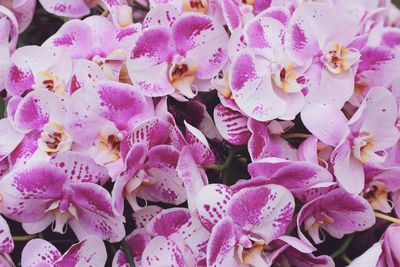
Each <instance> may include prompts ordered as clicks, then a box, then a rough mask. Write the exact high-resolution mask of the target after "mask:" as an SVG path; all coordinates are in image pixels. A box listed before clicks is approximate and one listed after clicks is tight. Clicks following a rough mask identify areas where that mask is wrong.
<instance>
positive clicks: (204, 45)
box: [172, 13, 229, 79]
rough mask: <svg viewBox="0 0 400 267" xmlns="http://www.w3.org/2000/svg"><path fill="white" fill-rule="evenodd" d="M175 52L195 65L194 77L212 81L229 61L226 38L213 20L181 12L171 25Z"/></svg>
mask: <svg viewBox="0 0 400 267" xmlns="http://www.w3.org/2000/svg"><path fill="white" fill-rule="evenodd" d="M172 37H173V39H174V41H175V43H176V48H177V52H178V53H181V54H186V57H188V58H191V59H193V60H195V61H196V63H197V64H198V67H199V68H198V70H197V71H196V74H195V75H196V77H197V78H199V79H211V78H212V77H214V76H215V75H217V74H218V72H219V71H220V70H221V69H222V68H223V67H224V65H225V63H226V62H227V60H228V40H229V38H228V35H227V33H226V31H225V29H224V28H223V27H222V25H221V24H219V22H217V21H216V20H214V19H213V18H212V17H209V16H206V15H200V14H196V13H184V14H183V15H181V16H180V17H179V18H178V19H177V20H176V22H175V23H174V25H173V26H172Z"/></svg>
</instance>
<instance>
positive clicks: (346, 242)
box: [331, 235, 354, 259]
mask: <svg viewBox="0 0 400 267" xmlns="http://www.w3.org/2000/svg"><path fill="white" fill-rule="evenodd" d="M353 238H354V235H349V236H347V237H346V239H345V240H344V242H343V244H342V245H341V246H340V248H338V249H337V250H336V251H335V252H333V253H332V254H331V258H332V259H335V258H337V257H339V256H340V255H342V254H344V253H345V252H346V249H347V248H348V247H349V246H350V243H351V241H352V240H353Z"/></svg>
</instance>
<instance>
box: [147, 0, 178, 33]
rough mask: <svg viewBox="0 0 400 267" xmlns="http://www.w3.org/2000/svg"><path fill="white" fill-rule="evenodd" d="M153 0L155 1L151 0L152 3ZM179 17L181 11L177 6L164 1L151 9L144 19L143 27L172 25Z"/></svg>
mask: <svg viewBox="0 0 400 267" xmlns="http://www.w3.org/2000/svg"><path fill="white" fill-rule="evenodd" d="M152 2H154V1H153V0H150V4H152ZM163 2H164V1H163ZM178 17H179V13H178V10H177V9H176V7H174V6H173V5H171V4H165V3H163V4H161V5H159V6H156V7H155V8H152V9H150V11H149V13H147V14H146V17H145V18H144V20H143V29H146V28H151V27H154V26H168V27H172V24H173V23H174V22H175V20H176V19H177V18H178Z"/></svg>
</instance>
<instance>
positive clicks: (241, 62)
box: [229, 51, 286, 121]
mask: <svg viewBox="0 0 400 267" xmlns="http://www.w3.org/2000/svg"><path fill="white" fill-rule="evenodd" d="M263 63H264V64H265V63H266V61H265V60H260V59H258V58H256V57H255V56H254V55H253V54H251V53H249V52H248V51H247V52H246V51H243V52H241V53H240V54H239V55H238V56H237V58H236V59H235V60H234V61H233V63H232V65H231V68H230V73H231V76H230V77H229V78H230V85H231V90H232V94H233V98H234V99H235V101H236V103H237V105H238V106H239V107H240V109H241V110H242V111H243V112H244V113H246V114H247V115H248V116H250V117H252V118H254V119H256V120H259V121H267V120H272V119H276V118H278V117H279V116H280V115H282V114H283V113H284V111H285V110H286V102H285V101H283V100H282V99H281V98H280V97H278V96H277V95H276V93H275V92H274V90H273V87H272V81H271V74H270V73H268V72H267V68H265V67H264V66H262V64H263Z"/></svg>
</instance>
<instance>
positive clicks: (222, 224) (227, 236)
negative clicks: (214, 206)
mask: <svg viewBox="0 0 400 267" xmlns="http://www.w3.org/2000/svg"><path fill="white" fill-rule="evenodd" d="M235 244H236V238H235V228H234V224H233V221H232V219H231V218H229V217H226V218H224V219H222V220H220V221H219V222H218V224H217V225H215V227H214V228H213V229H212V233H211V236H210V240H209V241H208V246H207V266H212V267H216V266H221V267H222V266H232V267H236V266H239V264H238V263H237V262H236V261H235V254H234V253H235V251H234V246H235Z"/></svg>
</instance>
